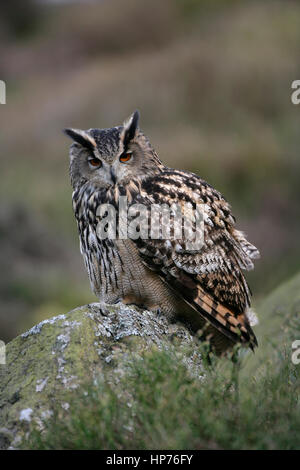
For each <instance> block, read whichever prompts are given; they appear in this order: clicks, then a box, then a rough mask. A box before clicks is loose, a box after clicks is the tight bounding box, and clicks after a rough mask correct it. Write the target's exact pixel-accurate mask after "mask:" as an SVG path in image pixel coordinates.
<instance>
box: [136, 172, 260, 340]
mask: <svg viewBox="0 0 300 470" xmlns="http://www.w3.org/2000/svg"><path fill="white" fill-rule="evenodd" d="M139 202H141V203H143V204H146V205H149V206H150V205H153V204H159V205H162V204H168V205H169V206H170V205H172V204H174V203H175V204H176V205H180V206H181V207H183V203H185V204H187V207H188V208H187V209H186V208H185V207H186V206H185V207H183V211H184V215H185V219H186V220H187V221H188V222H189V223H190V225H191V226H193V224H194V227H195V219H194V215H193V214H194V212H193V211H191V210H190V209H191V207H193V208H195V207H196V206H195V205H196V204H199V205H200V206H201V210H202V214H203V218H204V239H203V246H201V247H200V248H197V247H196V249H191V248H190V243H189V242H187V240H186V238H185V237H183V238H181V239H174V238H173V237H172V236H170V237H169V238H165V239H164V238H161V239H153V238H148V239H146V238H138V239H136V240H134V242H135V243H136V245H137V247H138V249H139V252H140V255H141V257H142V259H143V261H144V263H145V264H146V265H147V266H148V267H149V268H150V269H152V270H155V271H156V272H157V273H158V275H159V276H160V277H161V278H162V279H163V280H164V281H165V282H166V283H167V284H168V285H169V287H170V288H172V289H173V290H174V291H176V292H177V294H179V295H180V297H181V298H183V299H184V300H185V301H186V302H187V303H188V304H189V305H190V306H192V307H193V308H194V309H195V310H196V311H197V312H198V313H199V314H200V315H201V316H202V317H203V318H204V319H205V320H206V321H208V322H209V323H210V324H211V325H213V326H214V327H215V328H217V329H218V330H219V331H221V332H222V333H223V334H224V335H225V336H227V337H228V338H229V339H231V340H232V341H234V342H240V341H241V342H245V343H248V344H249V345H250V347H252V348H253V347H254V346H255V345H256V344H257V341H256V338H255V335H254V333H253V331H252V329H251V327H250V324H249V321H248V318H247V314H246V310H247V308H248V307H249V306H250V295H251V293H250V290H249V287H248V285H247V282H246V280H245V278H244V275H243V273H242V269H252V268H253V261H252V260H253V259H254V258H257V257H258V256H259V252H258V250H257V249H256V248H255V247H254V246H253V245H251V244H250V243H249V242H248V241H247V240H246V238H245V236H244V235H243V233H242V232H240V231H238V230H236V229H235V227H234V225H235V220H234V218H233V216H232V214H231V209H230V206H229V204H228V203H227V202H226V201H225V199H224V198H223V197H222V195H221V194H220V193H219V192H217V191H216V190H215V189H213V188H212V187H211V186H210V185H209V184H208V183H206V182H205V181H203V180H201V179H200V178H199V177H198V176H197V175H194V174H192V173H187V172H181V171H177V170H171V169H169V170H166V171H164V172H163V173H161V174H160V175H156V176H155V177H150V178H147V179H145V180H144V182H143V183H142V187H141V192H140V194H139ZM188 225H189V224H188ZM201 227H202V228H203V226H201V225H200V229H201ZM195 231H197V228H196V229H195ZM173 235H174V234H173Z"/></svg>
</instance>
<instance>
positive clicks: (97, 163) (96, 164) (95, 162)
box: [88, 158, 102, 168]
mask: <svg viewBox="0 0 300 470" xmlns="http://www.w3.org/2000/svg"><path fill="white" fill-rule="evenodd" d="M88 162H89V164H90V165H91V166H93V167H95V168H96V167H100V166H101V165H102V163H101V160H99V159H98V158H89V160H88Z"/></svg>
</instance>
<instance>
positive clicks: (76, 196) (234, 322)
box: [65, 111, 259, 354]
mask: <svg viewBox="0 0 300 470" xmlns="http://www.w3.org/2000/svg"><path fill="white" fill-rule="evenodd" d="M138 121H139V113H138V111H136V112H135V113H133V114H132V115H131V116H130V117H129V118H128V119H127V120H126V121H125V122H124V123H123V124H122V125H120V126H117V127H113V128H109V129H89V130H79V129H65V133H66V134H67V135H68V136H69V137H71V139H72V140H73V143H72V145H71V148H70V178H71V184H72V187H73V190H74V191H73V195H72V201H73V209H74V213H75V217H76V221H77V225H78V230H79V238H80V250H81V253H82V255H83V258H84V261H85V266H86V268H87V271H88V275H89V279H90V283H91V288H92V290H93V292H94V293H95V295H96V296H97V297H98V298H99V301H100V303H106V304H113V303H117V302H123V303H125V304H134V305H137V306H139V307H142V308H145V309H148V310H151V311H155V312H157V313H158V314H163V315H165V316H166V317H167V318H168V319H169V321H170V322H174V321H181V322H183V323H184V324H185V325H186V326H187V327H188V328H189V329H190V330H191V332H192V333H194V334H196V333H197V335H198V336H199V337H200V338H201V339H205V340H207V341H209V343H210V345H211V346H212V348H214V350H215V351H216V352H217V353H218V354H222V353H224V352H226V351H228V350H232V349H233V346H234V345H235V344H236V343H239V344H242V345H244V346H246V347H250V348H251V349H254V347H255V346H256V345H257V340H256V337H255V334H254V332H253V330H252V328H251V325H250V323H251V316H252V311H251V310H250V297H251V292H250V289H249V287H248V284H247V281H246V279H245V277H244V274H243V270H250V269H252V268H253V260H254V259H255V258H258V257H259V252H258V250H257V248H256V247H255V246H253V245H252V244H251V243H249V242H248V241H247V239H246V237H245V235H244V234H243V232H242V231H240V230H238V229H237V228H236V226H235V218H234V216H233V215H232V212H231V207H230V205H229V204H228V202H227V201H226V199H225V198H224V197H223V196H222V195H221V194H220V193H219V192H218V191H217V190H216V189H214V188H213V187H212V186H211V185H210V184H208V183H207V182H206V181H204V180H203V179H201V178H200V177H199V176H197V175H196V174H194V173H191V172H188V171H183V170H177V169H173V168H169V167H167V166H165V165H164V164H163V163H162V161H161V160H160V159H159V157H158V155H157V153H156V151H155V150H154V148H153V147H152V145H151V144H150V142H149V139H148V138H147V137H146V136H145V135H144V133H143V132H142V131H141V130H140V128H139V126H138ZM121 199H122V200H126V201H127V204H128V214H127V216H128V218H127V219H124V218H123V219H122V221H123V222H124V220H125V222H126V220H127V224H128V226H129V224H130V223H131V224H132V222H134V221H136V220H137V219H138V216H140V213H139V212H138V211H137V212H135V214H134V211H132V212H133V213H132V214H131V215H130V214H129V213H130V209H132V208H133V207H138V208H146V212H145V214H146V215H145V217H146V218H145V219H144V221H145V223H144V222H142V223H141V222H140V219H139V223H137V224H136V225H135V228H136V229H137V231H138V232H139V233H140V236H134V237H133V236H132V237H131V236H130V231H129V232H128V233H127V236H123V232H122V233H121V230H120V229H118V228H117V229H116V230H115V236H106V237H105V236H103V233H102V235H101V234H99V224H101V222H102V221H103V220H104V218H105V217H107V214H108V212H109V211H108V210H106V211H105V212H104V213H103V211H102V213H101V211H99V208H101V207H104V208H108V207H110V208H113V210H114V211H115V215H116V216H118V215H120V204H119V202H120V200H121ZM174 204H175V206H176V207H183V206H184V205H185V206H184V207H185V208H184V215H185V220H188V222H190V226H191V227H192V232H195V227H194V226H195V217H194V216H193V215H192V212H193V209H194V208H195V207H199V206H200V207H201V210H202V216H203V225H202V243H201V246H200V245H199V247H196V248H195V247H194V246H192V248H191V246H190V244H188V242H187V239H186V237H184V236H183V235H182V233H181V234H180V235H179V236H178V237H176V236H174V235H176V234H175V230H174V226H173V229H172V230H171V231H169V232H168V233H167V235H165V236H155V237H151V234H149V230H147V231H146V232H145V226H146V225H147V224H146V222H147V221H149V218H150V216H151V210H152V208H153V206H155V207H157V206H159V207H160V206H163V207H174ZM186 206H188V209H186ZM170 213H171V214H173V212H172V211H171V212H170ZM173 219H175V216H174V214H173ZM160 220H161V219H160ZM104 232H105V230H104Z"/></svg>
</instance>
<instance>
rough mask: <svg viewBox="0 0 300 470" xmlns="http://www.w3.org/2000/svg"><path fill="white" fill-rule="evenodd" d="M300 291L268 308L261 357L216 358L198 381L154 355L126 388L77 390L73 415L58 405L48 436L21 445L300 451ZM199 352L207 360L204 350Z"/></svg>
mask: <svg viewBox="0 0 300 470" xmlns="http://www.w3.org/2000/svg"><path fill="white" fill-rule="evenodd" d="M299 285H300V276H298V277H296V278H294V279H293V280H292V281H290V283H288V284H286V285H284V286H282V288H281V289H280V290H277V291H275V292H274V293H273V294H272V295H271V296H270V297H269V298H268V299H267V301H266V302H265V303H264V304H263V305H262V306H261V307H263V311H262V310H261V316H262V317H263V321H262V325H261V326H260V327H259V333H260V334H259V341H260V343H261V345H260V351H259V354H255V355H252V353H250V354H247V355H246V357H242V356H241V355H240V357H239V359H238V360H236V361H235V362H231V361H229V360H228V359H222V360H220V359H217V358H215V357H210V361H209V362H207V361H204V376H203V377H196V376H193V374H191V372H190V371H189V370H188V368H187V367H185V366H184V365H182V364H181V365H178V360H177V359H176V354H175V353H174V351H172V350H169V351H153V352H151V353H148V354H146V355H145V356H144V357H141V358H140V359H139V360H138V361H135V362H133V363H132V364H131V365H130V366H129V369H128V372H127V374H126V375H125V376H123V377H122V378H121V379H120V380H119V381H118V383H113V382H112V381H111V379H110V376H109V375H107V376H104V377H102V378H99V381H98V383H97V384H93V385H87V386H85V387H83V388H82V389H80V390H78V391H75V392H74V393H73V394H72V395H70V400H69V404H70V408H69V409H68V410H67V411H64V410H62V407H61V406H60V405H58V406H57V407H56V409H55V410H54V415H53V416H52V418H51V419H50V420H49V421H45V422H44V427H45V428H44V431H43V432H42V433H41V432H40V430H39V429H35V430H34V431H33V432H32V434H31V435H30V436H29V438H28V440H27V441H26V442H23V447H25V448H31V449H299V448H300V438H299V436H300V400H299V398H300V364H299V365H296V364H293V363H292V361H291V353H292V349H291V345H292V342H293V341H294V340H295V339H297V338H298V339H299V338H300V315H299V313H300V312H299V303H298V300H297V299H294V298H293V297H291V295H292V294H293V292H295V291H296V290H297V291H298V293H299ZM283 291H284V292H285V296H284V298H285V302H286V305H285V308H286V311H285V314H284V317H283V318H282V321H281V323H280V324H279V325H278V322H277V325H276V327H275V328H274V327H273V332H272V335H271V336H270V329H267V330H266V325H267V324H268V323H271V321H272V318H273V316H274V315H275V312H276V309H278V307H280V302H281V299H282V298H283V297H282V292H283ZM278 302H279V304H278ZM281 305H282V304H281ZM297 305H298V307H297ZM267 306H269V307H268V308H267ZM295 308H296V309H297V308H298V312H297V313H296V314H295ZM200 350H201V351H202V354H203V357H207V352H205V345H202V346H201V347H200ZM261 361H263V362H261Z"/></svg>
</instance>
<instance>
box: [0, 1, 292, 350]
mask: <svg viewBox="0 0 300 470" xmlns="http://www.w3.org/2000/svg"><path fill="white" fill-rule="evenodd" d="M0 79H2V80H4V81H5V82H6V85H7V104H6V105H0V152H1V187H0V191H1V194H0V243H1V251H0V263H1V264H0V269H1V271H0V294H1V301H0V339H2V340H4V341H8V340H10V339H12V338H13V337H14V336H16V335H17V334H19V333H20V332H22V331H23V330H24V329H25V328H28V327H29V326H31V325H33V324H34V323H36V322H38V321H39V320H42V319H44V318H49V317H51V316H53V315H57V314H60V313H64V312H66V311H68V310H70V309H72V308H75V307H77V306H79V305H81V304H84V303H87V302H91V301H96V298H95V297H94V296H93V294H92V293H91V291H90V288H89V283H88V278H87V275H86V273H85V270H84V267H83V261H82V259H81V255H80V253H79V244H78V237H77V228H76V225H75V221H74V217H73V213H72V206H71V187H70V183H69V177H68V163H69V162H68V148H69V144H70V142H69V140H68V139H67V138H66V137H65V136H64V135H63V134H62V132H61V129H62V128H64V127H72V126H73V127H79V128H89V127H112V126H114V125H118V124H121V123H122V121H123V120H124V119H125V118H126V117H127V116H128V115H130V114H131V113H132V112H133V111H134V110H135V109H136V108H138V109H139V110H140V113H141V122H140V124H141V128H142V129H143V130H144V131H145V133H146V134H147V135H148V136H149V138H150V140H151V142H152V143H153V145H154V147H155V148H156V150H157V151H158V153H159V155H160V157H161V159H162V160H163V161H164V162H165V163H166V164H168V165H169V166H172V167H178V168H184V169H187V170H191V171H194V172H197V173H198V174H199V175H200V176H201V177H203V178H204V179H206V180H207V181H208V182H210V183H211V184H212V185H214V186H215V187H216V188H217V189H219V190H220V191H221V192H222V193H223V194H224V195H225V197H226V198H227V199H228V200H229V201H230V202H231V204H232V207H233V212H234V214H235V215H236V216H237V220H238V227H239V228H240V229H243V230H245V231H246V233H247V234H248V236H249V239H250V240H251V241H252V242H253V243H254V244H256V245H257V246H258V247H259V249H260V250H261V254H262V259H261V260H260V261H259V262H258V263H257V264H256V269H255V271H254V272H252V273H250V274H249V276H248V279H249V281H250V285H251V287H252V289H253V291H254V294H255V295H254V302H255V303H258V302H259V301H260V299H261V298H263V296H264V295H265V294H266V293H267V292H269V291H270V290H271V289H272V288H273V287H275V286H276V285H277V284H279V283H280V282H281V281H282V280H284V279H286V278H288V277H290V276H291V275H293V274H294V273H295V272H296V271H298V269H299V258H300V244H299V235H300V219H299V202H300V194H299V170H300V160H299V144H300V132H299V130H300V125H299V124H300V120H299V114H300V105H299V106H295V105H293V104H292V102H291V93H292V89H291V83H292V81H293V80H296V79H300V4H299V2H296V1H289V0H281V1H272V2H270V1H263V0H260V1H253V0H249V1H242V0H239V1H238V0H236V1H233V0H232V1H230V0H226V1H225V0H223V1H222V0H213V1H212V0H206V1H204V0H203V1H200V0H198V1H196V0H172V1H171V0H163V1H161V0H151V1H148V0H126V1H125V0H103V1H98V2H88V1H78V2H50V1H48V2H43V1H40V2H33V1H31V2H30V1H26V0H22V1H17V0H10V1H9V2H5V3H4V2H3V5H1V17H0Z"/></svg>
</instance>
